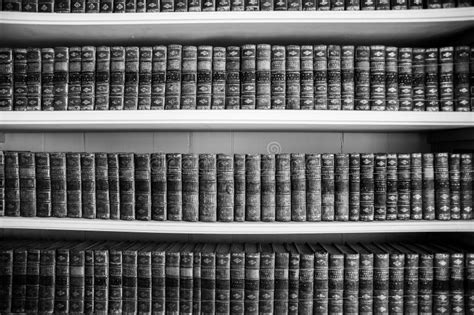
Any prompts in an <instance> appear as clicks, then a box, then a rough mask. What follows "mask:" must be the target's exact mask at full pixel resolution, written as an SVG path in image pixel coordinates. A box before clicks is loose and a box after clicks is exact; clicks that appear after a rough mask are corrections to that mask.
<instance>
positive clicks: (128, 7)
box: [125, 0, 137, 13]
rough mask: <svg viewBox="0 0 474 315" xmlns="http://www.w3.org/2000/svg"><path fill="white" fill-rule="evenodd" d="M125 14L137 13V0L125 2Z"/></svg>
mask: <svg viewBox="0 0 474 315" xmlns="http://www.w3.org/2000/svg"><path fill="white" fill-rule="evenodd" d="M125 12H126V13H135V12H137V0H125Z"/></svg>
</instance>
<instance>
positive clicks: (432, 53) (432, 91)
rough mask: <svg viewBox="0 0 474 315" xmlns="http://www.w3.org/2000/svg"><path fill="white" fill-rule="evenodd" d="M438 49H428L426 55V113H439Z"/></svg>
mask: <svg viewBox="0 0 474 315" xmlns="http://www.w3.org/2000/svg"><path fill="white" fill-rule="evenodd" d="M438 80H439V73H438V48H427V49H426V54H425V95H426V111H428V112H433V111H439V110H440V108H439V88H438Z"/></svg>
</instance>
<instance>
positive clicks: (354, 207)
mask: <svg viewBox="0 0 474 315" xmlns="http://www.w3.org/2000/svg"><path fill="white" fill-rule="evenodd" d="M359 217H360V154H359V153H351V154H350V156H349V220H350V221H359Z"/></svg>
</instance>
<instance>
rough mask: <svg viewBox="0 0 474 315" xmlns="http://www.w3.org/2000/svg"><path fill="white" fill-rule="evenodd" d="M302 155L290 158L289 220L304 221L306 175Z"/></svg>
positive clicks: (292, 155) (293, 155)
mask: <svg viewBox="0 0 474 315" xmlns="http://www.w3.org/2000/svg"><path fill="white" fill-rule="evenodd" d="M305 168H306V165H305V155H304V153H292V154H291V156H290V179H291V220H292V221H306V174H305Z"/></svg>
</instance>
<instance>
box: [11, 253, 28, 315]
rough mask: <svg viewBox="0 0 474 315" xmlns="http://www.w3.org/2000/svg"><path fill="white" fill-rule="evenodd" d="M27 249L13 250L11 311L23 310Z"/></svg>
mask: <svg viewBox="0 0 474 315" xmlns="http://www.w3.org/2000/svg"><path fill="white" fill-rule="evenodd" d="M26 259H27V251H26V250H25V249H23V248H16V249H14V250H13V275H12V301H11V311H12V313H24V312H25V302H26V300H25V297H26V283H27V280H26V268H27V260H26Z"/></svg>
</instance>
